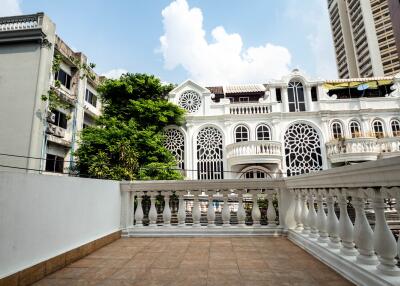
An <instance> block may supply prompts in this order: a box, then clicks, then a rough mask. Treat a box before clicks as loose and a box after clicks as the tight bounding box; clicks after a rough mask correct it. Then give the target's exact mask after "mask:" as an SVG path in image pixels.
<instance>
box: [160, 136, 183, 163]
mask: <svg viewBox="0 0 400 286" xmlns="http://www.w3.org/2000/svg"><path fill="white" fill-rule="evenodd" d="M164 135H165V143H164V146H165V148H167V149H168V150H169V151H170V152H171V153H172V154H173V155H174V156H175V159H176V162H177V163H178V168H179V169H181V170H184V169H185V136H184V135H183V133H182V131H180V130H178V129H175V128H171V129H167V130H165V131H164Z"/></svg>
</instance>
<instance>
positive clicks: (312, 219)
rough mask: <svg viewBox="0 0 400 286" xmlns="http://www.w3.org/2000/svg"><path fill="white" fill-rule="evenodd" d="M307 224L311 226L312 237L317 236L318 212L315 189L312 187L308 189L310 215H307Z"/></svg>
mask: <svg viewBox="0 0 400 286" xmlns="http://www.w3.org/2000/svg"><path fill="white" fill-rule="evenodd" d="M307 224H308V225H309V227H310V237H312V238H316V237H318V230H317V213H316V212H315V206H314V190H313V189H310V190H309V191H308V216H307Z"/></svg>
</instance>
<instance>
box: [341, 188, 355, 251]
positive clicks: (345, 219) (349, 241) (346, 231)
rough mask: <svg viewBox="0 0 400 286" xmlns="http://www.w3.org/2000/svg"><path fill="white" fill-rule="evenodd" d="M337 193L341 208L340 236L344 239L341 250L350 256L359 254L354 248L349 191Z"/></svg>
mask: <svg viewBox="0 0 400 286" xmlns="http://www.w3.org/2000/svg"><path fill="white" fill-rule="evenodd" d="M337 195H338V202H339V208H340V218H339V236H340V239H341V240H342V248H340V252H341V253H343V254H344V255H348V256H352V255H357V250H356V249H355V248H354V227H353V223H352V222H351V220H350V217H349V214H348V212H347V191H346V190H342V191H340V192H338V194H337Z"/></svg>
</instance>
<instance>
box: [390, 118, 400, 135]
mask: <svg viewBox="0 0 400 286" xmlns="http://www.w3.org/2000/svg"><path fill="white" fill-rule="evenodd" d="M390 126H391V127H392V133H393V136H395V137H400V121H399V120H398V119H393V120H392V121H391V122H390Z"/></svg>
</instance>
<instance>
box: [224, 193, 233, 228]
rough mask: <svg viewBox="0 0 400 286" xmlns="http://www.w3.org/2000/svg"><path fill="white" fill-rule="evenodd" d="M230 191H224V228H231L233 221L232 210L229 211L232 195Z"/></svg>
mask: <svg viewBox="0 0 400 286" xmlns="http://www.w3.org/2000/svg"><path fill="white" fill-rule="evenodd" d="M230 193H231V192H230V190H223V191H222V195H223V201H224V206H223V207H222V222H223V224H222V226H224V227H229V226H231V223H230V220H231V210H230V209H229V203H228V194H230Z"/></svg>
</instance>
